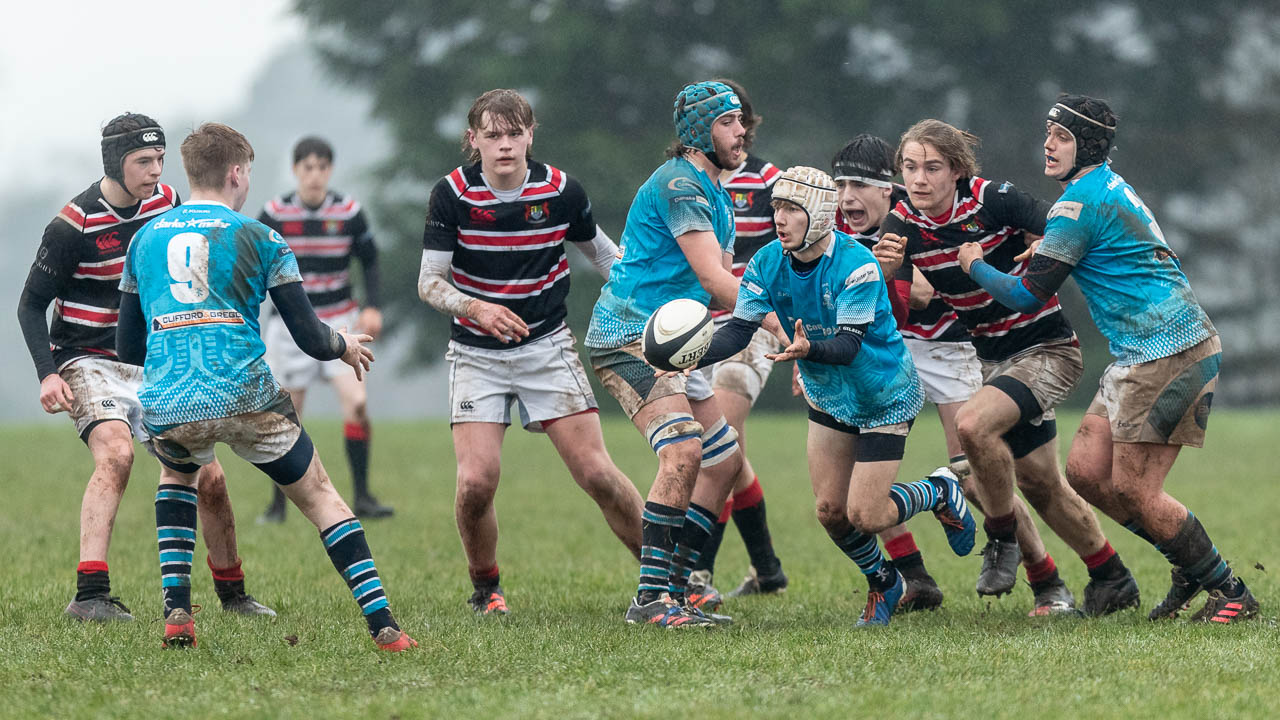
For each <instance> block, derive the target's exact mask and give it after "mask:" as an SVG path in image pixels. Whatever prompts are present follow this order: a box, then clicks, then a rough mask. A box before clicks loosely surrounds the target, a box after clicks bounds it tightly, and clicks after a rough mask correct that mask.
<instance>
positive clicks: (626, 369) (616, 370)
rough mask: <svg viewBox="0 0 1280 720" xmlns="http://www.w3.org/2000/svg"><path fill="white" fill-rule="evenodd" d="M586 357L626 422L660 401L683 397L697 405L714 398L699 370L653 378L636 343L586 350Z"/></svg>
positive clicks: (651, 367) (651, 368)
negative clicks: (650, 404) (651, 404)
mask: <svg viewBox="0 0 1280 720" xmlns="http://www.w3.org/2000/svg"><path fill="white" fill-rule="evenodd" d="M588 355H589V357H590V359H591V369H592V370H594V371H595V374H596V377H597V378H599V379H600V382H601V384H603V385H604V387H605V389H606V390H608V391H609V394H610V395H612V396H613V397H614V398H615V399H616V400H617V401H618V404H619V405H621V406H622V411H623V412H625V413H626V414H627V418H628V419H631V418H634V417H635V416H636V413H638V412H640V408H642V407H644V406H645V405H648V404H649V403H651V402H653V401H654V400H658V399H660V398H664V397H668V396H671V395H684V396H685V397H687V398H688V399H689V400H690V401H691V402H697V401H699V400H708V399H710V398H711V397H712V396H713V395H714V393H713V391H712V390H711V382H710V381H709V380H707V376H706V374H705V373H704V371H702V370H694V371H693V372H691V373H689V374H688V375H687V376H686V375H685V374H684V373H676V374H675V375H668V376H666V377H661V378H658V377H654V375H653V366H652V365H650V364H649V363H647V362H645V360H644V353H643V352H642V351H641V349H640V341H639V340H635V341H633V342H630V343H628V344H626V345H623V346H622V347H620V348H589V349H588Z"/></svg>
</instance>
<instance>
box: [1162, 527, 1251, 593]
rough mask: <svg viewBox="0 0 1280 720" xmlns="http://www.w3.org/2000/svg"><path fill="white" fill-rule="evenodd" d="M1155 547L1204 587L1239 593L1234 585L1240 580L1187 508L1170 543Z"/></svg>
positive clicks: (1238, 583)
mask: <svg viewBox="0 0 1280 720" xmlns="http://www.w3.org/2000/svg"><path fill="white" fill-rule="evenodd" d="M1156 549H1157V550H1159V551H1160V552H1162V553H1164V556H1165V557H1167V558H1169V562H1171V563H1173V564H1174V565H1175V566H1177V567H1180V568H1182V572H1183V574H1184V575H1186V576H1187V577H1189V578H1191V579H1192V580H1195V581H1196V582H1198V583H1200V585H1201V586H1202V587H1203V588H1204V589H1206V590H1221V591H1222V594H1223V595H1226V596H1227V597H1235V596H1237V595H1239V594H1240V590H1239V588H1238V587H1237V586H1238V585H1240V584H1241V583H1240V580H1239V579H1238V578H1236V576H1235V574H1234V573H1232V572H1231V568H1230V567H1229V566H1228V565H1227V563H1226V561H1225V560H1223V559H1222V556H1221V555H1220V554H1218V548H1217V547H1216V546H1215V545H1214V544H1213V541H1212V540H1210V539H1209V533H1208V532H1206V531H1205V529H1204V526H1203V525H1201V524H1200V520H1199V519H1198V518H1197V517H1196V516H1195V514H1194V513H1192V512H1191V511H1187V519H1186V520H1183V521H1182V527H1180V528H1179V529H1178V534H1177V535H1175V536H1174V537H1173V539H1172V540H1170V541H1169V542H1167V543H1160V544H1158V545H1156Z"/></svg>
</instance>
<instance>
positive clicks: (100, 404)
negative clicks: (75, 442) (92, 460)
mask: <svg viewBox="0 0 1280 720" xmlns="http://www.w3.org/2000/svg"><path fill="white" fill-rule="evenodd" d="M58 374H59V375H60V376H61V377H62V379H63V380H64V381H65V382H66V383H67V386H68V387H70V388H71V394H72V395H73V396H74V397H75V401H74V402H72V403H71V420H72V422H74V423H75V425H76V433H77V434H78V435H80V439H81V440H84V441H85V442H88V441H89V433H90V432H91V431H92V430H93V428H94V427H95V426H96V425H98V424H99V423H102V422H106V421H108V420H120V421H122V422H124V423H125V424H126V425H128V426H129V429H130V430H131V431H132V432H133V436H134V437H136V438H138V440H139V441H143V442H145V441H146V439H147V433H146V430H144V429H143V427H142V405H141V403H139V402H138V388H139V386H141V385H142V368H140V367H138V366H137V365H129V364H128V363H122V362H120V361H119V360H112V359H109V358H105V357H102V358H99V357H82V358H78V359H76V360H72V361H71V363H70V364H68V365H65V366H64V367H63V368H62V370H60V371H59V372H58Z"/></svg>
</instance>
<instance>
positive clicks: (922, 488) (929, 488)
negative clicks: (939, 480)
mask: <svg viewBox="0 0 1280 720" xmlns="http://www.w3.org/2000/svg"><path fill="white" fill-rule="evenodd" d="M889 497H890V498H892V499H893V504H894V505H895V506H897V508H898V522H897V523H896V524H897V525H901V524H902V523H904V522H906V521H907V520H909V519H911V517H912V516H914V515H915V514H917V513H922V512H925V511H926V510H928V511H930V512H932V511H933V510H934V509H936V507H937V505H938V498H939V497H940V495H939V493H938V486H937V485H934V484H933V481H932V480H930V479H928V478H925V479H924V480H917V481H915V482H909V483H894V484H893V485H892V486H890V488H889Z"/></svg>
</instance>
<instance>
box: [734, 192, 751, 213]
mask: <svg viewBox="0 0 1280 720" xmlns="http://www.w3.org/2000/svg"><path fill="white" fill-rule="evenodd" d="M754 199H755V191H753V190H743V191H734V193H733V206H734V207H736V208H738V209H739V210H742V209H744V208H749V207H751V201H752V200H754Z"/></svg>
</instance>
